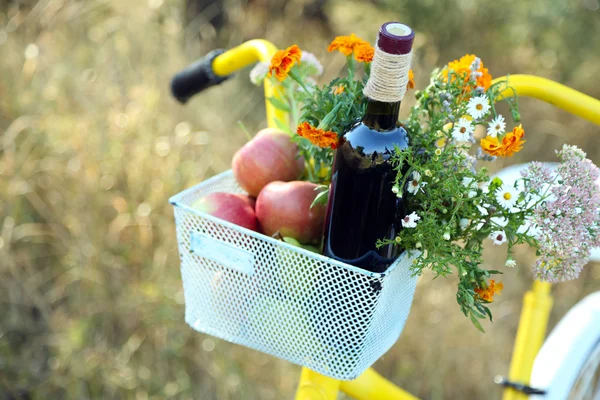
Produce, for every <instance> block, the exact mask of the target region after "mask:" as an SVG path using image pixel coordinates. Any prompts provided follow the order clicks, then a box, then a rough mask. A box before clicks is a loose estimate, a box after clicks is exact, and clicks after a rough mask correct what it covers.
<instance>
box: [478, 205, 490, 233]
mask: <svg viewBox="0 0 600 400" xmlns="http://www.w3.org/2000/svg"><path fill="white" fill-rule="evenodd" d="M486 206H489V204H486ZM476 207H477V210H478V211H479V214H481V219H479V218H476V219H475V220H476V221H479V222H478V223H477V225H475V230H476V231H478V230H480V229H481V228H483V225H484V224H485V221H486V218H485V217H487V216H488V215H489V213H488V210H487V209H486V208H485V207H482V206H480V205H477V206H476Z"/></svg>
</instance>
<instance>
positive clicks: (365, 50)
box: [354, 42, 375, 63]
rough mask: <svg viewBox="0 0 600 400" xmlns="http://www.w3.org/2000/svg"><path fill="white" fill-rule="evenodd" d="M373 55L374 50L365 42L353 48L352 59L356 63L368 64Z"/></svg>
mask: <svg viewBox="0 0 600 400" xmlns="http://www.w3.org/2000/svg"><path fill="white" fill-rule="evenodd" d="M374 55H375V49H374V48H373V46H371V45H370V44H369V43H367V42H364V43H362V44H359V45H358V46H355V47H354V58H355V59H356V61H359V62H365V63H370V62H371V61H373V56H374Z"/></svg>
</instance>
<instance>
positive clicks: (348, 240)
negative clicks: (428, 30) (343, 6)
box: [323, 22, 414, 272]
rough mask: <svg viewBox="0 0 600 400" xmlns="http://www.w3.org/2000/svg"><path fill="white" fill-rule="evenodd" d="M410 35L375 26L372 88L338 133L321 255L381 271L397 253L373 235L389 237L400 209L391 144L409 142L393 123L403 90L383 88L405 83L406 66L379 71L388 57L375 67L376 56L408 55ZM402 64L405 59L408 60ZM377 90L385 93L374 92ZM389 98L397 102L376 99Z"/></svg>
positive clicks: (399, 27)
mask: <svg viewBox="0 0 600 400" xmlns="http://www.w3.org/2000/svg"><path fill="white" fill-rule="evenodd" d="M413 39H414V32H413V30H412V29H410V28H409V27H407V26H406V25H403V24H400V23H397V22H390V23H387V24H384V25H383V26H382V27H381V29H380V31H379V36H378V39H377V47H378V48H379V49H378V51H376V53H375V57H374V60H373V64H372V71H371V75H370V77H369V83H367V88H369V87H371V88H373V87H375V88H376V89H375V90H374V91H373V90H371V91H370V92H367V90H366V91H365V92H366V94H367V95H369V98H368V103H367V107H366V112H365V114H364V116H363V117H362V119H360V120H359V121H357V122H356V123H355V124H353V125H352V126H351V127H350V128H349V129H348V130H347V131H346V133H345V134H344V136H343V139H342V143H341V144H340V146H339V147H338V149H337V150H336V154H335V157H334V162H333V170H332V179H331V188H330V195H329V201H328V205H327V216H326V219H325V232H324V236H325V237H324V248H323V254H324V255H326V256H327V257H330V258H333V259H336V260H339V261H342V262H345V263H347V264H351V265H354V266H357V267H360V268H363V269H366V270H369V271H372V272H384V271H385V270H386V269H387V268H388V267H389V266H390V265H391V264H392V263H393V262H394V260H395V259H396V258H397V257H398V256H399V255H400V254H399V253H400V249H399V248H398V247H397V246H394V245H386V246H383V247H381V248H379V249H378V248H376V243H377V240H378V239H386V238H387V239H394V238H395V237H396V236H397V235H398V233H399V231H400V229H401V228H402V225H401V219H402V218H403V217H404V216H405V215H406V210H405V209H404V202H403V200H402V197H400V196H398V195H396V194H394V193H393V192H392V186H393V184H394V178H395V176H396V173H397V172H396V171H395V170H394V168H393V165H392V164H391V162H390V157H391V155H392V153H393V151H394V148H395V146H397V147H398V148H400V149H405V148H406V147H407V146H408V140H409V135H408V133H407V131H406V129H405V128H404V127H403V126H402V125H400V124H399V123H398V112H399V110H400V103H401V97H402V96H403V94H404V90H401V93H400V94H398V95H397V96H394V93H392V94H391V96H390V93H389V90H388V89H389V88H390V87H397V86H398V85H397V84H398V82H403V83H404V84H406V82H407V79H408V76H407V74H408V68H406V65H404V68H399V69H398V68H397V69H394V64H393V63H392V64H391V65H392V67H390V68H383V69H382V68H381V65H382V64H383V65H384V66H385V65H390V63H389V60H386V61H387V64H386V63H379V65H376V64H377V63H378V60H377V57H378V56H379V57H381V58H383V57H385V56H386V55H385V54H383V55H382V54H381V52H384V53H386V54H392V55H408V54H409V53H410V51H411V48H412V42H413ZM401 62H402V61H401ZM403 62H405V63H406V62H410V58H409V59H408V61H406V59H404V61H403ZM376 68H378V69H376ZM399 74H406V76H398V75H399ZM390 79H391V80H392V81H393V82H388V80H390ZM372 80H375V81H372ZM369 84H371V85H369ZM394 85H395V86H394ZM377 88H384V89H383V91H384V92H385V91H386V90H387V93H383V94H381V93H378V92H377V90H378V89H377ZM385 88H388V89H385ZM377 97H379V99H377ZM390 97H391V98H393V99H394V100H397V101H391V102H390V101H382V98H383V100H389V99H390Z"/></svg>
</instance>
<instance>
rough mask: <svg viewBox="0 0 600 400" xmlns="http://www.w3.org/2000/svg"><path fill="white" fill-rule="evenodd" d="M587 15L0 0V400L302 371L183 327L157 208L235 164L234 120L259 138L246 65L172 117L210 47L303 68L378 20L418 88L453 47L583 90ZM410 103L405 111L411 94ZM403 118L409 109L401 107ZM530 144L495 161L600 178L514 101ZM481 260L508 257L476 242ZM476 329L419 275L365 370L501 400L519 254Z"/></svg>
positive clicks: (390, 4)
mask: <svg viewBox="0 0 600 400" xmlns="http://www.w3.org/2000/svg"><path fill="white" fill-rule="evenodd" d="M599 8H600V3H599V1H598V0H572V1H568V0H546V1H542V0H532V1H527V2H523V1H517V0H499V1H496V2H485V3H484V2H475V1H474V0H461V1H456V2H455V1H450V0H438V1H433V0H422V1H419V2H409V1H408V0H372V1H344V0H316V1H315V0H292V1H283V0H224V1H220V2H218V1H203V0H188V1H187V2H184V1H183V0H164V1H163V0H130V1H126V2H125V1H117V0H86V1H83V0H40V1H37V0H29V1H15V0H12V1H11V0H9V1H6V0H3V1H2V0H0V398H2V399H30V398H31V399H38V398H39V399H135V400H143V399H162V398H182V399H266V400H269V399H289V398H292V396H293V392H294V390H295V385H296V384H297V381H298V377H299V367H296V366H293V365H291V364H289V363H287V362H284V361H280V360H277V359H274V358H272V357H269V356H266V355H262V354H259V353H257V352H255V351H251V350H248V349H245V348H242V347H240V346H236V345H232V344H229V343H227V342H224V341H221V340H218V339H215V338H212V337H209V336H204V335H201V334H197V333H195V332H193V331H192V330H191V329H190V328H189V327H188V326H186V325H185V323H184V321H183V312H184V305H183V293H182V286H181V282H180V274H179V259H178V254H177V248H176V242H175V230H174V224H173V217H172V209H171V206H170V205H169V204H168V202H167V199H168V197H169V196H171V195H173V194H175V193H177V192H179V191H181V190H182V189H184V188H187V187H189V186H191V185H193V184H195V183H197V182H200V181H202V180H204V179H206V178H207V177H209V176H211V175H214V174H216V173H218V172H221V171H224V170H226V169H228V168H229V166H230V161H231V157H232V155H233V153H234V152H235V151H236V149H238V148H239V147H240V146H241V145H243V143H244V142H245V140H246V139H245V135H244V133H243V131H242V130H241V129H240V128H239V127H238V121H243V123H244V124H245V125H246V126H247V127H249V129H250V130H251V131H256V130H258V129H259V128H261V127H263V126H264V125H265V122H264V120H263V115H264V105H263V99H262V92H261V90H260V89H258V88H255V87H253V86H252V85H251V84H250V83H249V81H248V78H247V73H246V72H242V73H240V74H238V76H237V77H235V78H233V79H232V80H231V81H229V82H226V83H224V84H223V85H221V86H220V87H218V88H215V89H212V90H209V91H207V92H206V93H203V94H201V95H199V96H197V97H196V98H194V99H193V100H192V101H190V102H189V104H187V105H186V106H180V105H178V104H176V102H175V101H174V100H173V99H172V98H171V97H170V95H169V92H168V85H169V79H170V77H171V76H172V75H173V74H174V73H175V72H177V71H178V70H179V69H181V68H183V67H184V66H185V65H187V64H188V63H189V62H191V61H192V60H194V59H195V58H197V57H199V56H200V55H203V54H205V53H206V52H208V51H209V50H211V49H213V48H215V47H223V48H228V47H232V46H235V45H237V44H239V43H241V42H243V41H245V40H247V39H251V38H257V37H263V38H266V39H269V40H271V41H273V42H274V43H275V44H276V45H278V46H280V47H284V46H288V45H290V44H292V43H298V44H299V45H300V46H301V48H303V49H306V50H309V51H312V52H314V53H316V54H317V56H318V57H319V58H320V59H321V61H322V62H323V64H324V65H325V67H326V70H325V71H326V72H325V76H324V77H323V82H325V80H327V79H329V78H331V77H333V76H335V75H337V74H338V73H339V72H340V68H341V67H342V64H343V62H344V60H343V57H341V56H339V55H335V54H328V53H327V52H326V50H325V49H326V47H327V44H328V42H329V41H330V40H331V39H332V38H333V37H334V36H335V35H340V34H350V33H351V32H355V33H356V34H358V35H359V36H362V37H363V38H365V39H368V40H370V41H372V40H373V39H374V38H375V34H376V32H377V29H378V27H379V25H380V24H381V23H382V22H385V21H388V20H401V21H403V22H406V23H409V24H410V25H411V26H413V27H414V28H415V30H416V31H417V41H416V60H415V66H414V70H415V73H416V79H417V87H423V85H424V84H425V83H426V82H427V81H428V78H427V76H428V73H429V71H430V70H431V69H432V68H433V67H434V66H436V65H442V64H445V63H447V62H448V61H450V60H452V59H455V58H458V57H460V56H461V55H463V54H465V53H475V54H477V55H478V56H480V57H481V58H482V59H483V60H484V62H485V64H486V66H487V67H489V69H490V71H491V73H492V74H493V75H494V76H500V75H503V74H506V73H529V74H536V75H540V76H544V77H548V78H551V79H555V80H558V81H560V82H562V83H565V84H567V85H570V86H572V87H574V88H576V89H578V90H581V91H583V92H585V93H587V94H589V95H591V96H595V97H597V98H598V97H600V86H598V85H596V84H595V83H594V82H597V79H598V76H597V74H598V72H599V71H600V41H598V40H595V39H594V38H598V37H600V24H599V23H598V21H599V19H600V11H599ZM405 102H407V103H409V104H410V102H411V100H410V99H408V100H406V101H405ZM407 110H408V107H407V105H405V106H404V107H403V114H406V113H407ZM521 111H522V116H523V121H524V126H525V129H526V132H527V145H526V146H525V149H524V150H523V151H522V152H521V153H519V154H518V155H517V156H515V157H513V158H512V159H508V160H502V161H499V162H498V163H496V164H494V165H493V166H492V168H494V169H499V168H501V167H502V166H507V165H511V164H514V163H519V162H525V161H529V160H533V159H537V160H542V161H552V160H554V155H553V151H554V149H556V148H558V147H560V146H561V145H562V143H564V142H566V141H568V142H569V143H572V144H577V145H579V146H581V147H582V148H584V150H586V151H587V152H588V154H589V156H590V158H591V159H592V160H594V161H595V162H596V163H600V149H598V147H597V139H596V138H595V136H594V135H596V134H598V133H600V132H599V130H600V129H599V128H598V127H597V126H592V125H591V124H590V123H587V122H585V121H582V120H580V119H577V118H575V117H572V116H570V115H568V114H567V113H565V112H562V111H559V110H556V109H554V108H552V107H551V106H549V105H546V104H540V103H539V102H537V101H533V100H529V99H522V100H521ZM488 260H489V263H488V267H490V268H492V267H497V266H498V265H497V264H496V263H495V262H494V261H495V260H499V262H501V260H503V259H502V251H501V250H500V251H499V250H497V249H496V250H494V249H489V257H488ZM517 260H518V262H519V264H520V268H516V269H515V270H510V271H507V273H506V274H505V275H504V276H503V277H502V278H501V279H502V280H503V281H504V285H505V290H504V292H503V294H502V296H501V297H499V298H498V300H497V301H496V302H495V304H494V305H493V307H492V310H493V312H494V315H495V322H494V323H493V324H490V323H487V324H485V328H486V330H487V333H486V334H480V333H479V332H478V331H477V330H476V329H474V328H473V327H472V326H471V323H470V322H469V321H468V320H467V319H465V318H464V317H463V316H462V314H461V313H460V311H459V309H458V306H457V305H456V304H455V301H454V295H455V287H456V286H455V284H456V283H455V281H454V280H453V279H447V280H444V279H438V280H435V281H433V280H431V276H428V275H426V276H424V277H423V278H421V280H420V283H419V288H418V290H417V293H416V297H415V302H414V307H413V312H412V314H411V316H410V318H409V321H408V323H407V326H406V328H405V331H404V333H403V335H402V337H401V339H400V340H399V342H398V343H397V345H396V346H395V347H394V348H393V349H392V350H391V351H390V352H389V353H387V354H386V355H385V356H384V357H383V358H382V359H381V360H380V361H378V363H377V364H376V366H375V367H376V369H377V370H378V371H380V372H381V373H382V374H383V375H385V376H386V377H388V378H389V379H391V380H393V381H394V382H395V383H397V384H399V385H401V386H402V387H404V388H406V389H407V390H409V391H410V392H412V393H414V394H415V395H418V396H420V397H423V398H426V399H495V398H499V397H500V390H499V389H498V388H497V387H495V386H494V384H493V383H492V378H493V376H494V375H496V374H505V373H506V372H507V370H508V363H509V359H510V352H511V349H512V342H513V338H514V334H515V331H516V327H517V323H518V318H519V311H520V305H521V297H522V295H523V293H524V292H525V290H526V289H527V287H528V286H529V284H530V281H531V274H530V271H529V268H528V265H529V264H531V262H532V260H533V254H531V252H529V251H526V250H525V249H522V250H521V251H520V252H519V254H518V257H517ZM595 290H600V266H599V265H597V264H591V265H590V266H588V268H586V270H585V271H584V272H583V274H582V277H581V278H580V279H579V280H577V281H575V282H570V283H565V284H560V285H557V286H556V287H555V289H554V292H555V294H556V305H555V308H554V310H553V313H552V318H551V323H552V325H553V324H555V323H556V322H557V321H558V319H559V318H560V317H561V315H563V314H564V313H565V312H566V310H568V308H569V307H571V306H572V305H573V304H575V303H576V302H577V301H578V300H579V299H581V298H582V297H584V296H585V295H586V294H587V293H590V292H592V291H595Z"/></svg>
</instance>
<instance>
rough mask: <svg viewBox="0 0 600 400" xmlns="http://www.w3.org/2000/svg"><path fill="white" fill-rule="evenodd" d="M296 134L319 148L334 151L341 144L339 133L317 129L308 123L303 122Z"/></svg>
mask: <svg viewBox="0 0 600 400" xmlns="http://www.w3.org/2000/svg"><path fill="white" fill-rule="evenodd" d="M296 133H298V135H300V136H302V137H303V138H306V139H308V140H310V141H311V142H312V143H313V144H314V145H317V146H319V147H331V148H332V149H336V148H337V147H338V144H339V138H338V135H337V133H335V132H332V131H324V130H323V129H318V128H315V127H314V126H312V125H310V124H309V123H308V122H303V123H301V124H300V125H298V129H297V130H296Z"/></svg>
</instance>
